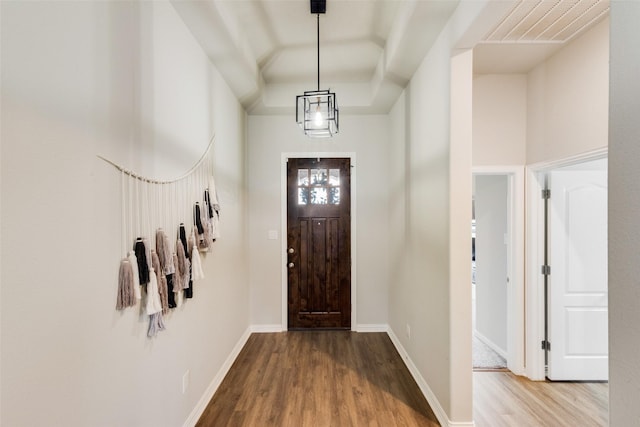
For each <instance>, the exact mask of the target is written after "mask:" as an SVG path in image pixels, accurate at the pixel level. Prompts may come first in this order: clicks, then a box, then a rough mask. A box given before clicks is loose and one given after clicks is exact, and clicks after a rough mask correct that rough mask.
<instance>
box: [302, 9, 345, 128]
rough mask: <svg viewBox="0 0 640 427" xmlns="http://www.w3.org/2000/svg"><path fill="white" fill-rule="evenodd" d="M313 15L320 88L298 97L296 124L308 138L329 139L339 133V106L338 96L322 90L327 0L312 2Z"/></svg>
mask: <svg viewBox="0 0 640 427" xmlns="http://www.w3.org/2000/svg"><path fill="white" fill-rule="evenodd" d="M310 3H311V13H312V14H315V15H316V24H317V52H318V88H317V90H310V91H305V92H304V94H303V95H298V96H296V122H297V123H298V125H299V126H300V127H301V128H302V130H304V133H305V134H306V135H307V136H310V137H312V138H327V137H332V136H333V135H335V134H336V133H338V104H337V101H336V94H335V93H333V92H330V90H320V14H321V13H322V14H324V13H325V12H326V10H327V1H326V0H310Z"/></svg>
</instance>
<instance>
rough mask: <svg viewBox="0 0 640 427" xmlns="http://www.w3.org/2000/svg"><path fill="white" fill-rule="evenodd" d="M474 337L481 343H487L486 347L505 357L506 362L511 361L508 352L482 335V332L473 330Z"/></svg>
mask: <svg viewBox="0 0 640 427" xmlns="http://www.w3.org/2000/svg"><path fill="white" fill-rule="evenodd" d="M473 335H475V336H476V338H478V339H479V340H480V341H482V342H483V343H485V344H486V345H488V346H489V348H490V349H491V350H493V351H495V352H496V353H498V354H499V355H500V356H502V357H504V360H507V359H509V358H508V357H507V352H506V351H504V350H503V349H501V348H500V347H498V345H497V344H496V343H494V342H493V341H491V340H490V339H489V338H487V337H485V336H484V335H482V334H481V333H480V332H478V330H477V329H474V330H473Z"/></svg>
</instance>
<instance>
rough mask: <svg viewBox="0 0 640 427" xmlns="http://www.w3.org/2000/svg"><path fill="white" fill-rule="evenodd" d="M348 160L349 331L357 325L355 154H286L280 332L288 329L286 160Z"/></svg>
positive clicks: (282, 195) (282, 184)
mask: <svg viewBox="0 0 640 427" xmlns="http://www.w3.org/2000/svg"><path fill="white" fill-rule="evenodd" d="M314 157H317V158H319V159H324V158H331V157H334V158H348V159H350V163H351V330H352V331H355V330H356V327H357V325H358V323H357V316H356V306H357V304H356V303H357V298H356V288H357V286H356V259H357V257H356V195H357V193H356V171H357V168H356V167H355V166H356V153H353V152H346V153H344V152H342V153H340V152H311V153H310V152H287V153H282V154H281V158H280V167H281V171H280V230H281V233H280V235H281V237H280V241H281V242H282V245H281V250H280V254H281V255H280V256H281V260H282V262H281V277H282V299H281V300H282V320H281V322H282V331H286V330H287V329H288V302H287V297H288V284H287V159H289V158H293V159H296V158H302V159H305V158H314Z"/></svg>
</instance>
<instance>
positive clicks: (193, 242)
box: [187, 228, 197, 257]
mask: <svg viewBox="0 0 640 427" xmlns="http://www.w3.org/2000/svg"><path fill="white" fill-rule="evenodd" d="M196 241H197V240H196V232H195V230H194V229H193V228H192V229H191V234H189V238H188V239H187V245H188V246H189V253H190V254H192V257H193V250H194V249H196V248H197V245H196Z"/></svg>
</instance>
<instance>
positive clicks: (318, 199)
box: [298, 169, 340, 205]
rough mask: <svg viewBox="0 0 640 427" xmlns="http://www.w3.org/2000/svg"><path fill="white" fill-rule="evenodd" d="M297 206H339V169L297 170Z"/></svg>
mask: <svg viewBox="0 0 640 427" xmlns="http://www.w3.org/2000/svg"><path fill="white" fill-rule="evenodd" d="M298 204H299V205H308V204H311V205H339V204H340V169H298Z"/></svg>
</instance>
